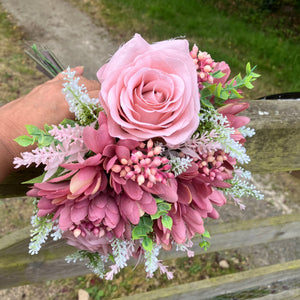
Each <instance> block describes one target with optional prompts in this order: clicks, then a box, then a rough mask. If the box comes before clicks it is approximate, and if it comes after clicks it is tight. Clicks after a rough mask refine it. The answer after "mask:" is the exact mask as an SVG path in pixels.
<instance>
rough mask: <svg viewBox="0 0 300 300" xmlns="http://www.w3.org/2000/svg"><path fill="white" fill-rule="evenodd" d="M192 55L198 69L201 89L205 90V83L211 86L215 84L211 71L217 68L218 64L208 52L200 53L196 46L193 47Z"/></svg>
mask: <svg viewBox="0 0 300 300" xmlns="http://www.w3.org/2000/svg"><path fill="white" fill-rule="evenodd" d="M190 55H191V57H192V58H193V60H194V62H195V65H196V67H197V75H198V86H199V89H203V84H202V83H203V82H208V83H210V84H212V83H213V77H212V76H211V71H212V70H213V68H214V67H215V66H216V63H215V62H214V60H213V59H212V58H211V56H210V55H209V54H208V53H207V52H201V51H199V49H198V47H197V46H196V45H194V46H193V49H192V51H191V52H190Z"/></svg>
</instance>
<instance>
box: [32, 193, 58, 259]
mask: <svg viewBox="0 0 300 300" xmlns="http://www.w3.org/2000/svg"><path fill="white" fill-rule="evenodd" d="M33 204H34V210H33V216H32V217H31V225H32V227H33V228H32V229H31V231H30V236H31V239H30V243H29V253H30V254H31V255H34V254H38V252H39V251H40V249H41V245H42V244H43V243H45V241H46V240H47V238H48V236H49V234H50V232H51V230H52V227H53V222H52V221H51V217H38V216H37V212H38V208H37V200H36V199H35V200H34V203H33Z"/></svg>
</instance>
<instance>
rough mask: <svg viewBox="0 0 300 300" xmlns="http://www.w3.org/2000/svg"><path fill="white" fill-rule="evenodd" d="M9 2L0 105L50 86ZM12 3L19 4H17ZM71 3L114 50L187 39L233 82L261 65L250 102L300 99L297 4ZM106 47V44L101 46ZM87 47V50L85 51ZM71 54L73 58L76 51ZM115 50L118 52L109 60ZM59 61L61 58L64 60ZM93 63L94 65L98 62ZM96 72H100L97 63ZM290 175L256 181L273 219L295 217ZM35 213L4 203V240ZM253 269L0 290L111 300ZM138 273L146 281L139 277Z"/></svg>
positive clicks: (17, 295) (192, 269) (201, 263)
mask: <svg viewBox="0 0 300 300" xmlns="http://www.w3.org/2000/svg"><path fill="white" fill-rule="evenodd" d="M36 1H38V0H36ZM1 2H3V5H2V4H1ZM5 2H7V1H0V104H4V103H7V102H9V101H11V100H14V99H16V98H19V97H20V96H22V95H24V94H26V93H28V92H29V91H30V90H31V89H32V88H33V87H34V86H36V85H38V84H40V83H42V82H44V81H46V80H47V78H46V77H44V75H42V74H41V73H39V72H38V71H36V69H35V65H34V63H33V62H32V61H30V59H28V57H26V55H25V54H24V45H25V43H26V42H27V41H28V40H31V39H32V36H30V32H29V31H28V28H23V27H22V24H21V25H20V24H19V23H18V22H16V16H14V15H12V14H10V12H9V11H7V10H6V9H5V6H4V3H5ZM12 2H14V0H11V3H12ZM19 2H20V1H19ZM28 2H30V3H33V2H34V1H33V0H30V1H28ZM44 2H45V3H47V2H51V0H48V1H44ZM54 2H55V1H54ZM62 2H63V1H62ZM67 2H68V5H72V6H74V7H75V8H76V9H78V10H80V11H81V12H82V13H83V14H84V15H86V16H87V17H88V18H90V20H91V22H92V23H93V26H95V27H101V28H103V29H104V30H105V31H106V32H107V34H108V37H109V43H110V44H111V45H114V47H115V45H119V44H122V43H124V42H126V41H127V40H129V39H130V38H131V37H132V36H133V35H134V33H136V32H138V33H140V34H141V35H142V36H143V37H144V38H145V39H146V40H148V41H149V42H155V41H159V40H165V39H169V38H176V37H183V36H184V37H185V38H187V39H188V40H189V42H190V44H191V46H192V45H193V44H197V46H198V47H199V49H200V50H202V51H207V52H208V53H210V54H211V56H212V58H213V59H214V60H215V61H222V60H224V61H226V62H227V63H228V64H229V65H230V67H231V70H232V75H237V74H238V73H240V72H241V73H242V75H244V74H245V66H246V63H247V62H250V63H251V66H254V65H257V69H256V72H258V73H259V74H261V75H262V76H261V78H259V80H258V81H257V82H255V88H254V89H253V90H251V91H247V92H246V93H245V94H244V96H245V98H246V99H258V98H260V97H263V96H266V95H272V94H279V93H287V92H300V80H299V78H300V39H299V36H300V35H299V34H300V2H299V1H298V0H253V1H247V0H239V1H238V0H236V1H235V0H187V1H182V0H151V1H149V0H144V1H140V0H126V1H122V0H67ZM26 3H27V1H24V5H26ZM49 13H51V12H49ZM37 14H38V11H37V12H34V11H33V13H32V19H33V20H34V18H35V17H37ZM68 17H69V15H68V14H67V13H66V14H65V20H64V21H65V22H68ZM78 22H80V18H79V19H78ZM82 26H84V24H83V25H82ZM58 27H59V26H58ZM57 30H59V28H58V29H57ZM79 30H80V29H79ZM41 35H42V33H41ZM36 39H37V38H36ZM37 41H38V40H37ZM99 43H100V44H101V40H99ZM82 47H83V48H84V45H82ZM69 51H70V52H72V49H69ZM87 51H88V50H87ZM114 51H115V49H113V50H112V51H111V53H110V54H113V53H114ZM57 55H58V56H60V53H57ZM106 58H107V57H106ZM92 64H94V65H95V63H94V62H92ZM96 67H97V68H98V67H100V65H99V66H97V64H96ZM88 74H89V73H88ZM287 175H288V174H283V173H280V174H276V175H272V174H268V175H266V176H264V177H263V178H262V177H260V178H257V180H258V181H259V183H260V185H261V187H264V188H266V187H269V190H267V191H266V193H267V195H266V196H267V197H266V198H267V200H266V203H265V204H264V205H265V206H266V207H268V208H269V209H270V210H271V212H272V213H271V214H276V213H278V214H279V213H291V211H292V210H293V209H295V207H296V206H297V201H298V203H299V193H298V192H299V180H298V181H295V180H297V179H293V180H290V177H287ZM288 176H290V175H288ZM268 193H269V194H268ZM268 197H269V198H268ZM280 197H283V198H282V199H283V200H282V201H274V198H277V199H278V198H280ZM268 199H271V200H268ZM272 199H273V200H272ZM286 199H287V200H286ZM246 206H247V203H246ZM250 206H251V205H250ZM299 206H300V203H299ZM254 207H255V205H254ZM262 207H263V205H262ZM236 210H238V208H236ZM31 211H32V207H31V203H30V201H27V200H26V198H18V199H14V200H13V201H12V199H2V200H0V220H1V223H0V225H1V226H0V235H1V236H3V235H5V234H7V233H8V232H10V231H13V230H16V229H18V228H22V227H24V226H26V225H29V224H30V216H31ZM250 211H251V210H250ZM224 260H225V261H226V262H227V265H226V264H225V267H224V263H223V264H220V262H221V261H224ZM275 260H276V258H274V261H275ZM252 264H253V262H251V258H250V254H249V253H248V254H247V253H245V252H243V253H240V252H238V251H236V252H230V253H229V252H222V253H221V252H220V253H211V254H206V255H201V256H199V257H196V258H194V259H188V258H184V259H178V260H176V261H175V260H174V261H170V262H168V263H167V265H169V266H170V268H171V269H172V268H173V270H175V268H176V272H175V280H174V281H172V282H168V280H167V279H166V278H165V277H164V276H161V277H160V276H157V277H155V278H153V279H151V280H147V281H146V280H145V279H144V278H145V276H144V275H145V273H144V271H143V270H142V267H141V268H140V267H138V268H137V270H135V271H132V270H131V268H129V269H128V270H125V271H124V272H121V274H120V275H119V276H117V277H116V279H115V280H114V281H112V282H103V281H101V280H99V279H98V278H97V277H96V276H93V275H86V276H82V277H79V278H71V279H66V280H58V281H51V282H47V283H46V284H40V285H31V286H25V287H22V288H15V289H12V290H11V291H9V290H7V291H5V292H3V291H1V292H0V295H2V296H3V297H5V298H3V299H67V300H68V299H76V298H77V293H78V289H83V290H85V291H87V292H88V293H89V295H90V297H91V299H111V298H112V297H118V296H121V295H126V294H130V293H137V292H142V291H147V290H152V289H155V288H157V287H165V286H169V285H170V284H171V285H174V284H175V285H176V284H178V283H185V282H191V281H195V280H200V279H204V278H210V277H214V276H218V275H223V274H228V273H233V272H237V271H241V270H247V269H249V268H251V266H252ZM139 272H140V274H141V275H140V276H137V274H139ZM1 293H2V294H1ZM5 293H6V294H5ZM41 295H42V296H41Z"/></svg>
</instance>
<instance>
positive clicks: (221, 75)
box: [211, 70, 225, 79]
mask: <svg viewBox="0 0 300 300" xmlns="http://www.w3.org/2000/svg"><path fill="white" fill-rule="evenodd" d="M224 75H225V73H222V72H221V71H220V70H219V71H217V72H215V73H213V74H212V75H211V76H212V77H214V78H216V79H219V78H222V77H223V76H224Z"/></svg>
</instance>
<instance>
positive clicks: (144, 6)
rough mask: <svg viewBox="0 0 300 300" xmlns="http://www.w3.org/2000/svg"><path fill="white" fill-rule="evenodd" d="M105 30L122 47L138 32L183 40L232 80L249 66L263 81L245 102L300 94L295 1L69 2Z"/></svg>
mask: <svg viewBox="0 0 300 300" xmlns="http://www.w3.org/2000/svg"><path fill="white" fill-rule="evenodd" d="M69 1H71V2H72V3H74V4H76V5H78V6H79V7H80V8H81V9H82V10H84V11H85V12H87V13H88V14H89V15H90V16H91V17H92V18H93V20H94V21H95V23H96V24H100V25H104V26H105V27H107V28H108V29H109V31H110V33H111V35H112V36H113V37H114V38H115V39H117V40H118V41H119V42H125V41H127V40H128V39H129V38H131V37H132V36H133V34H134V33H135V32H138V33H140V34H141V35H142V36H143V37H144V38H145V39H147V40H148V41H152V42H153V41H158V40H164V39H169V38H173V37H180V36H185V37H186V38H187V39H188V40H189V42H190V43H191V45H192V44H194V43H196V44H197V45H198V47H199V48H200V49H201V50H203V51H207V52H209V53H210V54H211V56H212V57H213V58H214V59H215V61H221V60H225V61H226V62H227V63H228V64H229V65H230V66H231V68H232V73H233V75H236V74H237V73H239V72H243V71H244V68H245V65H246V63H247V62H248V61H249V62H250V63H251V65H257V66H258V68H257V71H258V73H260V74H261V75H262V78H261V79H260V80H259V81H258V83H256V84H255V86H256V88H255V90H254V91H253V92H250V93H248V94H246V97H247V98H254V99H255V98H258V97H261V96H264V95H270V94H275V93H282V92H294V91H300V81H299V75H300V43H299V41H300V40H299V33H300V30H299V24H300V18H299V12H300V2H299V1H297V0H282V1H279V0H254V1H244V0H239V1H234V0H187V1H182V0H151V1H149V0H145V1H140V0H127V1H119V0H69Z"/></svg>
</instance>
